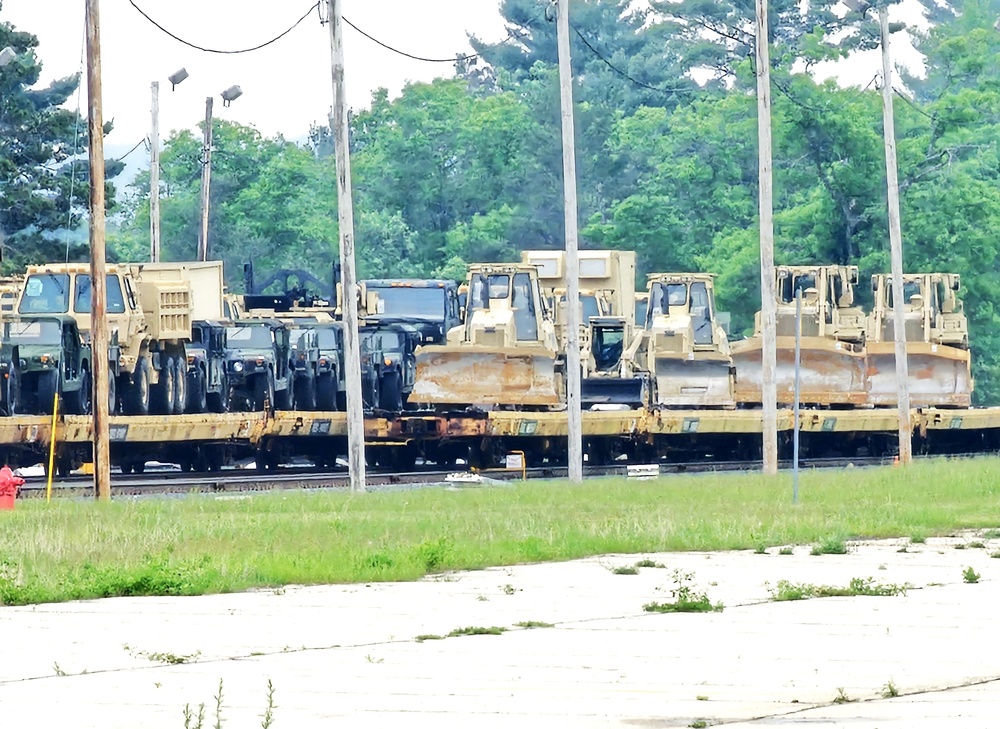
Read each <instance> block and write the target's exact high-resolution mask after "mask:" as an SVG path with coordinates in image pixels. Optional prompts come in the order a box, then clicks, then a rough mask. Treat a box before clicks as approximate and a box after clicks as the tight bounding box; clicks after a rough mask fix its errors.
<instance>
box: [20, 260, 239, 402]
mask: <svg viewBox="0 0 1000 729" xmlns="http://www.w3.org/2000/svg"><path fill="white" fill-rule="evenodd" d="M215 265H217V266H219V267H221V266H222V264H221V263H216V264H215ZM142 271H143V265H142V264H118V265H111V266H108V273H107V278H106V279H105V281H106V291H107V301H106V310H107V314H106V319H107V323H108V328H109V332H110V339H111V340H112V341H115V340H116V341H117V342H118V343H119V345H120V347H121V354H120V357H119V365H120V373H121V374H120V375H119V376H118V381H117V393H118V396H119V398H120V402H121V405H122V409H123V411H124V412H125V413H126V414H129V415H146V414H148V413H150V412H153V413H156V414H161V415H168V414H171V413H182V412H184V408H185V405H186V402H187V377H186V373H187V357H186V353H185V344H186V343H187V342H189V341H190V340H191V307H192V293H191V292H192V285H191V280H190V279H188V278H182V277H181V275H182V274H180V273H178V274H177V275H176V276H172V275H167V274H164V273H163V272H162V271H161V272H158V273H157V274H156V275H155V276H152V275H151V276H149V277H143V272H142ZM90 292H91V281H90V268H89V266H87V265H86V264H81V263H65V264H62V263H59V264H45V265H41V266H30V267H29V268H28V272H27V276H26V278H25V281H24V285H23V287H22V289H21V294H20V299H19V300H18V306H17V311H18V313H19V314H21V315H36V314H69V315H70V316H72V317H73V318H74V319H75V320H76V325H77V327H78V328H79V330H80V332H81V334H82V336H83V337H84V339H85V340H87V341H89V339H90V318H91V316H90ZM113 412H114V411H113Z"/></svg>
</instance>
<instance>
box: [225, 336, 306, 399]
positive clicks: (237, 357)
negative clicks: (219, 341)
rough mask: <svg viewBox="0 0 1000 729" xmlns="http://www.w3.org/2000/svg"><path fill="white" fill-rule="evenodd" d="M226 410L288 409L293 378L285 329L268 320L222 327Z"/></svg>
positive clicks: (289, 345) (288, 342) (289, 348)
mask: <svg viewBox="0 0 1000 729" xmlns="http://www.w3.org/2000/svg"><path fill="white" fill-rule="evenodd" d="M226 344H227V349H226V374H227V375H228V377H229V387H230V398H229V407H230V409H231V410H237V411H244V412H247V411H261V410H264V409H265V407H266V406H267V405H269V406H270V407H271V408H272V409H277V410H290V409H291V407H292V393H293V390H294V386H295V383H294V380H295V375H294V372H293V371H292V369H291V367H290V362H291V342H290V341H289V336H288V330H287V329H286V328H285V325H284V324H282V323H281V322H280V321H276V320H272V319H256V320H246V321H240V322H237V323H235V324H234V325H233V326H228V327H226Z"/></svg>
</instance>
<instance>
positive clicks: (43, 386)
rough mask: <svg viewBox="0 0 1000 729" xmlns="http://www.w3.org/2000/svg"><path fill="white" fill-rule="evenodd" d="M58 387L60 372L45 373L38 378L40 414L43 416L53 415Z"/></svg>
mask: <svg viewBox="0 0 1000 729" xmlns="http://www.w3.org/2000/svg"><path fill="white" fill-rule="evenodd" d="M58 386H59V373H58V372H43V373H42V374H40V375H39V376H38V412H39V413H41V414H42V415H51V414H52V405H53V401H54V400H55V397H56V388H57V387H58Z"/></svg>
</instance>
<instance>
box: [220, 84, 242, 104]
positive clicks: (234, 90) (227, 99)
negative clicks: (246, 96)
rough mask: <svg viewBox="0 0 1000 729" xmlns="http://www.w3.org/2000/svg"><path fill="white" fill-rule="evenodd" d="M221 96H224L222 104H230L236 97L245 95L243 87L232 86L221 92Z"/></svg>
mask: <svg viewBox="0 0 1000 729" xmlns="http://www.w3.org/2000/svg"><path fill="white" fill-rule="evenodd" d="M220 96H222V105H223V106H229V105H230V104H232V103H233V102H234V101H235V100H236V99H238V98H240V97H241V96H243V89H241V88H240V87H239V86H230V87H229V88H228V89H226V90H225V91H223V92H222V94H220Z"/></svg>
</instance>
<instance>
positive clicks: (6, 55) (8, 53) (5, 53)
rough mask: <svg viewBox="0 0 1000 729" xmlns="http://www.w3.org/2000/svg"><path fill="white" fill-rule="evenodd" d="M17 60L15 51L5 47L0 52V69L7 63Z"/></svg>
mask: <svg viewBox="0 0 1000 729" xmlns="http://www.w3.org/2000/svg"><path fill="white" fill-rule="evenodd" d="M15 58H17V51H15V50H14V49H13V48H11V47H10V46H7V47H6V48H4V49H3V50H2V51H0V68H3V67H4V66H6V65H7V64H8V63H10V62H11V61H13V60H14V59H15Z"/></svg>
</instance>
